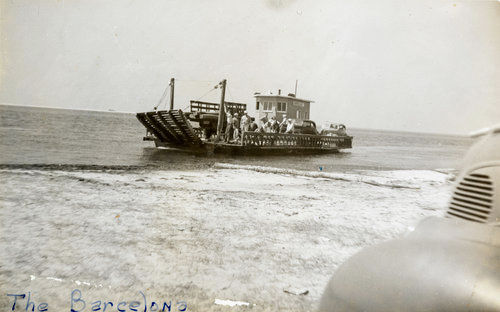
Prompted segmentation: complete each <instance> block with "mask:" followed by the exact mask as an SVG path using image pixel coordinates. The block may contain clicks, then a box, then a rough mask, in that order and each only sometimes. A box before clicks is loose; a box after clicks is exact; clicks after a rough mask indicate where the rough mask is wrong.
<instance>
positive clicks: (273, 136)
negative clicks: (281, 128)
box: [241, 131, 352, 148]
mask: <svg viewBox="0 0 500 312" xmlns="http://www.w3.org/2000/svg"><path fill="white" fill-rule="evenodd" d="M241 144H242V145H243V146H258V147H286V146H289V147H314V148H351V147H352V137H350V136H326V135H322V136H318V135H308V134H287V133H267V132H251V131H247V132H245V133H243V136H242V138H241Z"/></svg>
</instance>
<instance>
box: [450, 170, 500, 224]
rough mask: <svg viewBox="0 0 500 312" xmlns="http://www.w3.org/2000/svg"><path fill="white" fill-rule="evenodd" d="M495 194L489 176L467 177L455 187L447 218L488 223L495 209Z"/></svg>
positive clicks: (471, 175)
mask: <svg viewBox="0 0 500 312" xmlns="http://www.w3.org/2000/svg"><path fill="white" fill-rule="evenodd" d="M493 194H494V185H493V181H492V180H491V178H490V177H489V176H488V175H485V174H478V173H471V174H469V175H466V176H465V177H464V178H463V179H462V180H461V181H460V182H459V183H458V184H457V185H456V187H455V192H454V193H453V196H452V198H451V201H450V206H449V207H448V212H447V216H448V217H452V218H460V219H465V220H469V221H475V222H480V223H486V222H487V219H488V217H489V215H490V213H491V211H492V209H493Z"/></svg>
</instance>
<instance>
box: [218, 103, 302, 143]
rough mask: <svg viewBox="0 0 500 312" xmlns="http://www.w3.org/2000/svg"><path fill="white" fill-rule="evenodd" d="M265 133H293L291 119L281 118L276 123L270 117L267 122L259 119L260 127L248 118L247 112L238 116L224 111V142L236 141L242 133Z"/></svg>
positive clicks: (265, 119) (252, 118)
mask: <svg viewBox="0 0 500 312" xmlns="http://www.w3.org/2000/svg"><path fill="white" fill-rule="evenodd" d="M247 131H251V132H266V133H294V122H293V120H292V119H291V118H288V119H287V118H286V116H283V120H282V121H281V122H278V121H277V120H276V117H274V116H272V117H271V118H270V119H269V120H268V119H267V118H266V117H262V118H261V119H260V125H258V124H257V122H256V121H255V118H254V117H250V116H249V115H248V112H247V111H244V112H243V114H242V115H241V116H240V115H239V114H238V113H237V112H236V113H232V112H231V111H229V110H227V109H226V129H225V135H224V142H226V143H231V142H236V141H238V140H239V139H240V138H241V137H242V136H243V133H245V132H247Z"/></svg>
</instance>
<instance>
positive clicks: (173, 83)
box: [170, 78, 175, 110]
mask: <svg viewBox="0 0 500 312" xmlns="http://www.w3.org/2000/svg"><path fill="white" fill-rule="evenodd" d="M174 86H175V79H174V78H170V110H172V109H174Z"/></svg>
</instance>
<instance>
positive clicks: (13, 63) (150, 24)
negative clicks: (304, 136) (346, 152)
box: [0, 0, 500, 134]
mask: <svg viewBox="0 0 500 312" xmlns="http://www.w3.org/2000/svg"><path fill="white" fill-rule="evenodd" d="M0 3H1V24H0V31H1V43H0V44H1V53H2V57H1V59H0V60H1V63H0V66H1V67H0V102H1V103H4V104H16V105H32V106H49V107H61V108H74V109H92V110H94V109H95V110H116V111H128V112H138V111H145V110H151V109H152V108H153V107H154V106H155V105H157V104H158V101H159V100H160V98H161V96H162V94H163V92H164V90H165V88H166V87H167V85H168V82H169V80H170V78H176V90H175V101H176V104H175V108H178V109H185V108H186V107H187V106H188V104H189V100H191V99H195V100H196V99H201V100H210V101H218V100H219V98H220V93H219V92H220V91H219V90H214V89H213V87H214V86H215V85H216V84H217V83H218V82H219V81H220V80H222V79H227V80H228V92H227V93H226V100H228V101H236V102H244V103H247V104H250V106H249V112H250V114H252V112H253V111H254V108H255V105H254V102H255V100H254V98H253V93H254V92H267V91H271V92H273V93H277V92H278V89H281V90H282V93H285V94H287V93H293V92H294V89H295V85H296V82H297V96H298V97H300V98H306V99H310V100H313V101H314V103H313V104H312V108H311V117H312V119H315V120H316V121H317V122H318V123H321V122H322V121H325V120H330V121H334V122H343V123H345V124H346V125H347V126H348V127H356V128H365V129H383V130H402V131H414V132H432V133H446V134H467V133H468V132H470V131H473V130H476V129H478V128H482V127H485V126H488V125H491V124H494V123H498V122H500V34H499V33H500V1H480V0H469V1H447V0H435V1H429V0H422V1H416V0H415V1H405V0H402V1H400V0H373V1H368V0H366V1H359V0H358V1H356V0H350V1H340V0H315V1H306V0H267V1H266V0H252V1H250V0H242V1H230V0H212V1H201V0H141V1H139V0H99V1H97V0H0ZM207 93H208V94H207ZM167 98H168V97H167Z"/></svg>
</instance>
